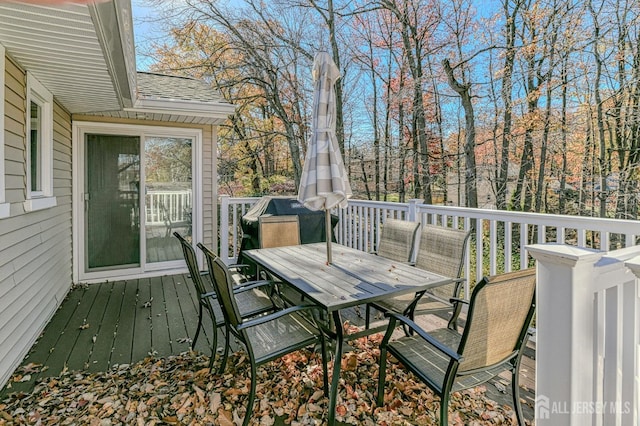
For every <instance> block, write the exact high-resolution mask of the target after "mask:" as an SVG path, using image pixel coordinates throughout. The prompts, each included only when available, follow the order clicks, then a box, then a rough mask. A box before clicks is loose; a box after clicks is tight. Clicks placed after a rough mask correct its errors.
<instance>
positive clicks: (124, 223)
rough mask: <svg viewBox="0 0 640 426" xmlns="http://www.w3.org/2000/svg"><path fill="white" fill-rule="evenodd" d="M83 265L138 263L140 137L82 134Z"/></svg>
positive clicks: (105, 266) (90, 267)
mask: <svg viewBox="0 0 640 426" xmlns="http://www.w3.org/2000/svg"><path fill="white" fill-rule="evenodd" d="M85 140H86V167H85V170H86V178H85V194H84V199H85V238H86V241H85V244H86V265H87V266H86V267H87V269H88V270H96V269H115V268H116V267H117V268H118V269H120V268H127V267H137V266H139V265H140V214H139V211H140V209H139V206H140V138H139V137H137V136H116V135H97V134H92V135H86V139H85Z"/></svg>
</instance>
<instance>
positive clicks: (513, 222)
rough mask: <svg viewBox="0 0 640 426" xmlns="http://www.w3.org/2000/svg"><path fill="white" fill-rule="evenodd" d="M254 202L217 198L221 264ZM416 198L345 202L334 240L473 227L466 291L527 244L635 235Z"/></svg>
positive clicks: (232, 256) (374, 239)
mask: <svg viewBox="0 0 640 426" xmlns="http://www.w3.org/2000/svg"><path fill="white" fill-rule="evenodd" d="M258 200H259V198H231V197H228V196H222V197H221V203H220V206H221V210H220V257H222V259H224V260H225V261H226V262H229V263H233V262H234V261H235V260H236V257H237V255H238V252H239V250H240V243H241V238H242V233H241V229H240V219H241V218H242V216H243V215H244V214H245V213H246V211H247V210H248V209H249V208H251V206H252V205H253V204H254V203H256V202H257V201H258ZM421 201H422V200H410V201H409V202H408V203H392V202H382V201H366V200H349V205H348V207H347V208H346V209H344V210H342V209H335V210H333V213H334V214H336V215H337V216H338V218H339V221H338V225H337V227H336V230H335V232H336V239H337V241H338V242H339V243H340V244H344V245H346V246H349V247H353V248H357V249H359V250H363V251H371V250H374V249H375V248H376V247H377V244H378V236H379V235H380V226H381V224H382V223H383V222H384V220H385V218H387V217H389V218H396V219H404V220H411V221H419V222H421V223H432V224H439V225H445V226H449V227H456V228H458V229H465V230H473V232H474V234H475V237H474V238H473V247H467V250H468V252H467V256H466V265H465V271H469V272H470V273H467V274H465V276H466V277H467V278H468V279H467V282H466V283H465V293H464V294H469V284H470V282H477V281H479V280H480V279H481V278H482V276H483V275H486V274H490V275H492V274H495V273H498V272H509V271H512V270H518V269H522V268H526V267H527V266H528V265H530V262H531V259H530V257H529V256H528V255H527V248H526V246H527V245H528V244H534V243H546V242H560V243H566V244H570V245H573V246H577V247H587V248H597V249H604V250H610V249H617V248H623V247H628V246H632V245H635V244H636V240H637V239H638V237H639V236H640V222H639V221H629V220H620V219H601V218H591V217H582V216H564V215H550V214H538V213H522V212H510V211H499V210H485V209H471V208H464V207H445V206H434V205H428V204H421ZM520 254H524V255H520ZM472 255H473V257H474V258H473V259H472V258H471V257H472ZM474 265H482V266H483V267H482V268H476V267H474Z"/></svg>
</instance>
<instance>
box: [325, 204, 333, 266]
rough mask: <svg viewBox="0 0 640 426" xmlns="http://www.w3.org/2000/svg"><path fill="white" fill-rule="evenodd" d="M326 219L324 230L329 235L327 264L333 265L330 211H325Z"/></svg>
mask: <svg viewBox="0 0 640 426" xmlns="http://www.w3.org/2000/svg"><path fill="white" fill-rule="evenodd" d="M324 217H325V221H326V223H325V226H324V228H325V230H326V233H327V238H326V240H327V263H328V264H329V265H331V263H332V262H331V213H330V212H329V209H325V210H324Z"/></svg>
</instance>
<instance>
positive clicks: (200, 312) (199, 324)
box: [191, 303, 202, 349]
mask: <svg viewBox="0 0 640 426" xmlns="http://www.w3.org/2000/svg"><path fill="white" fill-rule="evenodd" d="M200 328H202V303H200V309H199V310H198V328H196V335H195V336H194V337H193V341H192V342H191V349H195V347H196V342H197V341H198V337H199V336H200Z"/></svg>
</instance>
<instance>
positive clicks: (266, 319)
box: [237, 305, 318, 330]
mask: <svg viewBox="0 0 640 426" xmlns="http://www.w3.org/2000/svg"><path fill="white" fill-rule="evenodd" d="M311 309H318V306H317V305H296V306H291V307H289V308H286V309H283V310H281V311H276V312H274V313H272V314H268V315H263V316H260V317H257V318H252V319H250V320H248V321H245V322H243V323H242V324H240V325H238V327H237V328H238V330H243V329H245V328H251V327H255V326H256V325H260V324H264V323H266V322H269V321H273V320H275V319H278V318H280V317H283V316H286V315H290V314H292V313H294V312H299V311H306V310H311Z"/></svg>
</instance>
